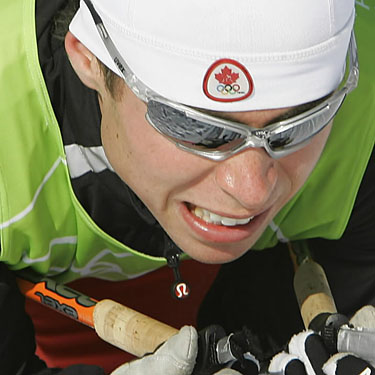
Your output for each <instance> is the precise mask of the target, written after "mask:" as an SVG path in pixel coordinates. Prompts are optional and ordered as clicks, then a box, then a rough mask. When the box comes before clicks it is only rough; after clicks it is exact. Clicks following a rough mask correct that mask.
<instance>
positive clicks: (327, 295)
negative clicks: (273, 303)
mask: <svg viewBox="0 0 375 375" xmlns="http://www.w3.org/2000/svg"><path fill="white" fill-rule="evenodd" d="M294 290H295V293H296V296H297V301H298V304H299V307H300V311H301V315H302V319H303V322H304V325H305V328H308V327H309V325H310V323H311V321H312V320H313V319H314V318H315V317H316V316H318V315H319V314H321V313H330V314H334V313H336V312H337V310H336V305H335V302H334V299H333V296H332V293H331V289H330V287H329V284H328V280H327V277H326V275H325V273H324V270H323V268H322V267H321V266H320V265H319V264H318V263H316V262H315V261H313V260H312V259H311V258H307V259H305V260H304V261H303V262H302V263H301V264H300V265H299V266H298V267H297V270H296V272H295V275H294Z"/></svg>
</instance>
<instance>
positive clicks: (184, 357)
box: [111, 326, 241, 375]
mask: <svg viewBox="0 0 375 375" xmlns="http://www.w3.org/2000/svg"><path fill="white" fill-rule="evenodd" d="M197 354H198V333H197V331H196V329H195V328H194V327H191V326H185V327H182V328H181V329H180V331H179V332H178V333H177V334H176V335H174V336H172V337H171V338H170V339H169V340H167V341H166V342H165V343H164V344H163V345H162V346H161V347H160V348H159V349H157V350H156V351H155V353H153V354H150V355H147V356H145V357H143V358H140V359H137V360H135V361H132V362H129V363H125V364H124V365H122V366H120V367H118V368H117V369H116V370H115V371H113V372H112V373H111V375H147V374H152V375H191V374H192V373H193V370H194V365H195V360H196V357H197ZM216 375H241V374H240V373H239V372H237V371H235V370H232V369H223V370H220V371H219V372H217V373H216Z"/></svg>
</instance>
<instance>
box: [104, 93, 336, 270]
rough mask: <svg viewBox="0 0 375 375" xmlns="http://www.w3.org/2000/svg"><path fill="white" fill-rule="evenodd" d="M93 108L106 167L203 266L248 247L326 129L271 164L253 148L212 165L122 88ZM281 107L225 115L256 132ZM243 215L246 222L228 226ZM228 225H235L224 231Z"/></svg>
mask: <svg viewBox="0 0 375 375" xmlns="http://www.w3.org/2000/svg"><path fill="white" fill-rule="evenodd" d="M100 104H101V110H102V140H103V146H104V149H105V152H106V155H107V157H108V159H109V161H110V163H111V164H112V166H113V168H114V169H115V171H116V172H117V174H118V175H119V176H120V177H121V178H122V179H123V180H124V181H125V182H126V184H127V185H129V186H130V188H131V189H132V190H133V191H134V192H135V193H136V194H137V195H138V197H139V198H140V199H141V200H142V201H143V202H144V203H145V204H146V206H147V207H148V208H149V210H150V211H151V212H152V214H153V215H154V216H155V218H156V219H157V220H158V221H159V223H160V224H161V225H162V227H163V228H164V229H165V230H166V231H167V233H168V234H169V235H170V237H171V238H172V239H173V240H174V242H175V243H176V244H177V245H178V246H179V247H180V248H181V249H182V250H183V251H184V252H186V253H187V254H189V255H190V256H191V257H192V258H194V259H196V260H198V261H201V262H206V263H225V262H229V261H231V260H234V259H236V258H238V257H239V256H241V255H242V254H244V253H245V252H246V251H248V250H249V249H250V248H251V247H252V246H253V244H254V243H255V242H256V240H257V239H258V238H259V237H260V235H261V234H262V232H263V231H264V230H265V228H266V227H267V225H268V224H269V222H270V221H271V220H272V218H273V217H274V216H275V215H276V214H277V212H278V211H279V210H280V209H281V208H282V207H283V206H284V205H285V204H286V202H288V201H289V200H290V199H291V198H292V197H293V195H294V194H295V193H296V192H297V191H298V190H299V189H300V187H301V186H302V184H303V183H304V182H305V180H306V179H307V177H308V176H309V174H310V173H311V171H312V169H313V168H314V166H315V164H316V162H317V160H318V159H319V156H320V154H321V152H322V150H323V148H324V145H325V142H326V140H327V138H328V135H329V132H330V128H331V125H330V126H327V127H326V128H325V129H324V130H323V131H321V132H320V133H319V134H318V135H316V136H315V137H314V138H313V139H312V141H311V142H310V143H309V144H308V145H307V146H306V147H305V148H303V149H301V150H299V151H297V152H295V153H293V154H291V155H289V156H287V157H284V158H281V159H278V160H275V159H272V158H271V157H269V156H268V154H267V153H266V152H265V151H264V150H263V149H259V148H257V149H255V148H254V149H248V150H245V151H243V152H241V153H239V154H236V155H234V156H232V157H231V158H229V159H227V160H225V161H221V162H215V161H211V160H207V159H205V158H203V157H200V156H196V155H192V154H190V153H188V152H185V151H182V150H179V149H178V148H177V147H176V146H175V145H174V144H173V143H171V142H170V141H168V140H167V139H166V138H164V137H163V136H162V135H161V134H159V133H158V132H157V131H156V130H154V129H153V128H152V127H151V126H150V124H149V123H148V122H147V121H146V119H145V113H146V105H145V104H144V103H143V102H141V101H140V100H139V99H137V98H136V97H135V95H134V94H133V93H131V92H130V91H129V90H126V92H125V93H124V95H123V97H122V98H121V100H114V99H113V98H112V97H111V96H110V95H109V94H108V93H102V95H101V100H100ZM288 109H290V108H284V109H273V110H262V111H249V112H237V113H231V114H226V116H227V117H228V116H229V117H230V118H231V119H233V120H235V121H239V122H242V123H245V124H249V125H251V126H253V127H259V128H261V127H263V126H264V125H265V124H267V123H269V122H271V121H272V119H274V118H276V117H278V116H280V115H282V114H283V113H285V112H286V111H287V110H288ZM197 215H199V216H203V218H201V217H199V216H197ZM215 215H219V216H215ZM250 217H253V218H252V219H251V220H250V221H249V222H248V223H247V224H238V221H233V220H228V219H235V220H242V219H249V218H250ZM226 218H228V219H226ZM230 221H232V224H235V225H224V224H226V223H229V222H230ZM219 222H220V224H218V223H219ZM223 223H224V224H223ZM139 235H140V236H141V235H142V233H140V234H139Z"/></svg>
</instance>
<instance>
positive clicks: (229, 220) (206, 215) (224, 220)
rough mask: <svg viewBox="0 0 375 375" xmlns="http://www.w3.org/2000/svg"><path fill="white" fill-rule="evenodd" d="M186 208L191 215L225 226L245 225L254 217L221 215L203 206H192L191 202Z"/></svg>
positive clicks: (209, 222)
mask: <svg viewBox="0 0 375 375" xmlns="http://www.w3.org/2000/svg"><path fill="white" fill-rule="evenodd" d="M188 208H189V210H190V212H191V213H192V214H193V215H195V216H196V217H198V218H200V219H202V220H204V221H205V222H206V223H208V224H215V225H221V226H226V227H234V226H238V225H246V224H248V223H249V222H250V221H251V220H252V219H253V218H254V216H248V217H244V218H233V217H226V216H221V215H218V214H216V213H214V212H211V211H209V210H207V209H205V208H202V207H198V206H194V205H191V204H188Z"/></svg>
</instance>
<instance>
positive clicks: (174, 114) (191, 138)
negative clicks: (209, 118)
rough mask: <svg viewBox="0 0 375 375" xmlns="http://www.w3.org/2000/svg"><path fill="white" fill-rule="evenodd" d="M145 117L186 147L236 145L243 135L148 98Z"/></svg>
mask: <svg viewBox="0 0 375 375" xmlns="http://www.w3.org/2000/svg"><path fill="white" fill-rule="evenodd" d="M147 119H148V121H149V122H150V123H151V125H153V126H154V127H155V128H156V129H157V130H158V131H159V132H160V133H162V134H163V135H165V136H167V137H169V138H172V140H174V141H175V142H177V143H179V144H182V145H184V146H185V147H188V148H194V149H202V150H205V151H206V150H208V151H209V150H210V149H222V148H228V145H229V144H230V147H229V148H232V147H236V146H237V145H238V144H239V143H242V142H243V140H244V139H245V138H246V136H245V135H243V134H241V133H238V132H236V131H233V130H228V129H225V128H222V127H219V126H215V125H213V124H210V123H207V122H204V121H199V120H196V119H194V118H191V117H188V116H187V115H186V113H185V112H183V111H180V110H178V109H176V108H173V107H171V106H168V105H166V104H164V103H160V102H157V101H153V100H150V101H149V102H148V103H147Z"/></svg>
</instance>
